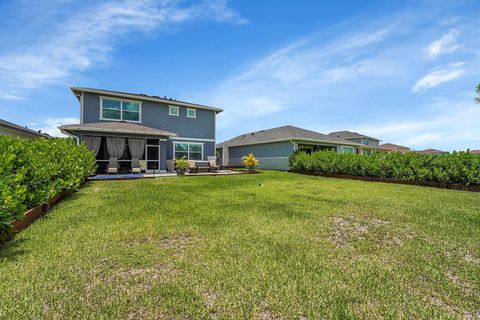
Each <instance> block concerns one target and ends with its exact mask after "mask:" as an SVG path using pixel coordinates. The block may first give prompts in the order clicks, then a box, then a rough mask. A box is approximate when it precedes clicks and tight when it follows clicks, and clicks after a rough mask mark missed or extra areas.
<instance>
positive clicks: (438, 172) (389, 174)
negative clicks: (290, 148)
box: [289, 151, 480, 185]
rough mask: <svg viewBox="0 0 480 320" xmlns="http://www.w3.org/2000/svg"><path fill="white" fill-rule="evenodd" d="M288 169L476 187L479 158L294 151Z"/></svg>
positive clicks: (461, 154)
mask: <svg viewBox="0 0 480 320" xmlns="http://www.w3.org/2000/svg"><path fill="white" fill-rule="evenodd" d="M289 164H290V168H291V169H292V170H296V171H300V172H310V173H328V174H343V175H350V176H363V177H374V178H393V179H400V180H409V181H417V182H440V183H452V184H462V185H480V155H478V154H472V153H470V152H453V153H445V154H442V155H429V154H418V153H413V152H410V153H400V152H392V153H372V154H370V155H358V154H351V153H346V154H337V153H336V152H334V151H318V152H314V153H312V154H306V153H304V152H296V153H294V154H292V155H291V156H290V158H289Z"/></svg>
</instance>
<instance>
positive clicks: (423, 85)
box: [412, 61, 466, 93]
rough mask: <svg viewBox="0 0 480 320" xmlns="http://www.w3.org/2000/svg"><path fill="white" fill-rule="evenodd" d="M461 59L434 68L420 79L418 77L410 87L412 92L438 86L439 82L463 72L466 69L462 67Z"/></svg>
mask: <svg viewBox="0 0 480 320" xmlns="http://www.w3.org/2000/svg"><path fill="white" fill-rule="evenodd" d="M464 65H465V63H464V62H463V61H460V62H456V63H452V64H449V65H448V66H447V67H445V68H442V69H437V70H434V71H432V72H430V73H428V74H427V75H425V76H424V77H422V78H421V79H419V80H418V81H417V82H416V83H415V85H414V86H413V87H412V92H413V93H418V92H423V91H425V90H427V89H430V88H433V87H436V86H438V85H439V84H441V83H444V82H448V81H452V80H455V79H457V78H458V77H460V76H462V75H464V74H465V72H466V69H465V68H463V67H464Z"/></svg>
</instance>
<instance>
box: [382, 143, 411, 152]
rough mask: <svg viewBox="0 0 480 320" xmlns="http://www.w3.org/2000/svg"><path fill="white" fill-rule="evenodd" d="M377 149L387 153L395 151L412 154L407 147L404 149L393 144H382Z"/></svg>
mask: <svg viewBox="0 0 480 320" xmlns="http://www.w3.org/2000/svg"><path fill="white" fill-rule="evenodd" d="M379 147H380V149H381V150H383V151H387V152H395V151H397V152H401V153H407V152H412V149H410V148H409V147H404V146H400V145H398V144H393V143H384V144H381V145H380V146H379Z"/></svg>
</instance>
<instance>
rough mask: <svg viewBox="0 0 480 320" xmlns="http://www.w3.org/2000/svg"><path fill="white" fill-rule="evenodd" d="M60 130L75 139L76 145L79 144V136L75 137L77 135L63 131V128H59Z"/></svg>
mask: <svg viewBox="0 0 480 320" xmlns="http://www.w3.org/2000/svg"><path fill="white" fill-rule="evenodd" d="M60 132H61V133H63V134H65V135H67V136H69V137H70V138H74V139H75V141H76V142H77V146H79V145H80V138H79V137H77V136H75V135H73V134H71V133H69V132H67V131H63V130H61V129H60Z"/></svg>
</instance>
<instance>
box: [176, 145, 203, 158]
mask: <svg viewBox="0 0 480 320" xmlns="http://www.w3.org/2000/svg"><path fill="white" fill-rule="evenodd" d="M173 150H174V158H175V159H182V158H183V157H185V159H187V160H202V156H203V144H201V143H186V142H177V143H174V144H173Z"/></svg>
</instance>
